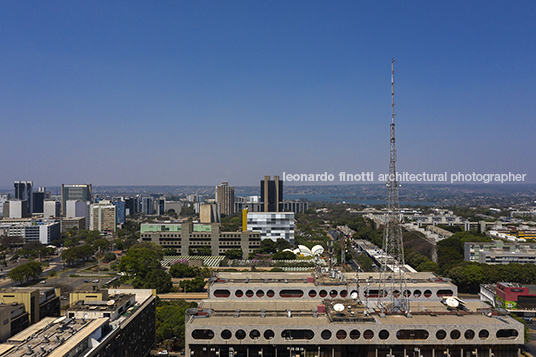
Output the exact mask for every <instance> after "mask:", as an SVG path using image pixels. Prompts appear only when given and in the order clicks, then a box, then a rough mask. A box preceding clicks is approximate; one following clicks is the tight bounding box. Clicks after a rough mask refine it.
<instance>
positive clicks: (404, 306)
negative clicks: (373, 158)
mask: <svg viewBox="0 0 536 357" xmlns="http://www.w3.org/2000/svg"><path fill="white" fill-rule="evenodd" d="M394 64H395V60H394V59H393V60H391V107H392V119H391V130H390V132H391V137H390V162H389V179H388V181H387V191H388V194H387V212H386V214H385V226H384V231H383V257H382V259H381V270H380V290H379V292H378V293H379V307H380V310H381V311H382V312H383V313H385V312H389V313H407V312H409V300H408V298H409V294H408V290H407V280H406V271H405V267H404V265H405V263H404V245H403V241H402V229H401V227H400V207H399V201H398V187H399V184H398V181H397V177H396V146H395V69H394Z"/></svg>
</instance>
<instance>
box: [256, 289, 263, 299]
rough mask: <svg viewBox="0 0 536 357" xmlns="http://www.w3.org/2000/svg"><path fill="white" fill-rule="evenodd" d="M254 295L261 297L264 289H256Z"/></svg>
mask: <svg viewBox="0 0 536 357" xmlns="http://www.w3.org/2000/svg"><path fill="white" fill-rule="evenodd" d="M256 295H257V297H258V298H261V297H263V296H264V291H262V290H257V293H256Z"/></svg>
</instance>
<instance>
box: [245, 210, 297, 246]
mask: <svg viewBox="0 0 536 357" xmlns="http://www.w3.org/2000/svg"><path fill="white" fill-rule="evenodd" d="M247 229H248V231H255V232H260V233H261V239H271V240H273V241H276V240H277V239H279V238H283V239H285V240H286V241H287V242H289V243H290V244H291V245H294V212H248V213H247Z"/></svg>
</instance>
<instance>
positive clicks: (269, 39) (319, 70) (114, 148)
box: [0, 1, 536, 187]
mask: <svg viewBox="0 0 536 357" xmlns="http://www.w3.org/2000/svg"><path fill="white" fill-rule="evenodd" d="M535 13H536V4H534V3H533V2H530V1H520V2H516V3H504V2H490V3H487V4H486V6H485V7H484V6H483V5H482V4H481V3H478V2H469V3H467V2H449V3H434V2H432V3H431V2H423V1H421V2H411V3H398V2H393V1H386V2H381V3H361V2H358V3H356V2H349V1H348V2H347V1H343V2H338V3H335V4H332V3H327V2H318V1H315V2H304V1H296V2H292V3H287V2H270V3H262V2H256V3H250V2H243V1H237V2H223V3H222V2H212V1H211V2H203V3H196V2H171V1H163V2H158V3H152V2H142V1H135V2H116V3H107V2H100V1H96V2H92V3H60V2H56V1H51V2H46V3H32V2H4V3H2V4H0V31H1V33H2V36H0V44H1V45H2V48H3V49H4V51H2V53H0V65H1V66H2V68H3V71H2V72H1V73H2V74H0V76H1V77H0V78H2V82H3V84H4V85H3V86H2V88H0V103H1V105H0V118H1V120H2V129H3V130H2V134H3V135H2V136H3V139H2V140H1V141H0V152H2V154H3V155H2V160H1V163H2V170H0V187H13V182H14V181H19V180H31V181H33V182H35V183H36V185H38V186H58V185H60V184H62V183H74V184H76V183H92V184H93V185H95V186H99V185H110V186H112V185H212V186H215V185H217V184H219V183H220V182H223V181H227V182H229V184H230V185H233V186H244V185H248V186H249V185H252V186H253V185H255V184H256V183H257V182H258V180H259V179H261V178H262V177H264V175H282V174H283V173H284V172H286V173H291V174H322V173H324V172H327V173H331V174H334V175H337V174H339V173H341V172H346V173H352V174H358V173H361V172H374V173H375V175H376V177H377V175H379V174H385V173H388V169H389V165H388V164H389V124H390V121H391V92H390V91H391V87H390V80H391V73H390V63H391V59H392V58H394V59H395V61H396V62H395V72H396V73H395V82H396V83H395V92H396V94H395V102H396V107H395V111H396V114H397V116H396V123H397V127H396V128H397V149H398V163H397V168H398V171H399V172H409V173H414V174H418V173H421V172H427V173H431V174H442V173H443V172H448V174H449V175H450V174H453V173H457V172H461V173H467V174H471V173H472V172H476V173H480V174H488V173H493V174H508V173H509V172H512V173H515V174H525V175H526V179H525V181H524V182H525V183H536V168H534V167H532V165H530V163H531V162H532V160H531V157H530V154H531V153H532V152H533V151H534V149H535V144H534V141H533V139H532V133H534V132H535V129H536V127H535V126H536V124H535V123H534V120H531V119H533V118H534V116H535V114H536V105H535V104H534V100H533V99H532V98H534V96H535V94H536V93H535V92H536V89H535V88H534V85H533V83H532V82H533V81H532V78H534V75H535V74H536V73H535V68H534V66H533V65H532V62H533V61H532V58H534V54H535V52H536V51H535V50H536V40H535V39H534V36H532V35H533V34H534V33H536V24H534V22H533V20H532V19H533V17H534V15H535ZM274 158H275V160H274ZM336 183H341V184H343V182H338V180H335V182H327V184H336ZM344 183H347V182H344ZM374 183H379V181H378V180H375V182H374ZM293 184H294V183H292V182H288V183H287V182H285V185H293ZM296 184H307V185H308V184H310V182H297V183H296Z"/></svg>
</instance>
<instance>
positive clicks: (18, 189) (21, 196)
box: [15, 181, 33, 214]
mask: <svg viewBox="0 0 536 357" xmlns="http://www.w3.org/2000/svg"><path fill="white" fill-rule="evenodd" d="M32 192H33V181H15V199H16V200H23V201H26V204H27V206H28V214H32V212H33V194H32Z"/></svg>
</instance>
